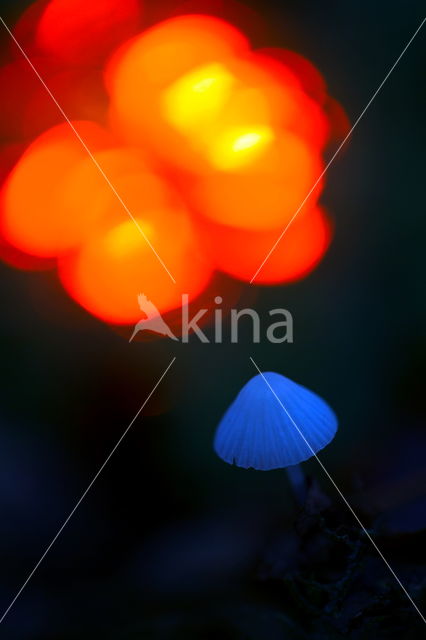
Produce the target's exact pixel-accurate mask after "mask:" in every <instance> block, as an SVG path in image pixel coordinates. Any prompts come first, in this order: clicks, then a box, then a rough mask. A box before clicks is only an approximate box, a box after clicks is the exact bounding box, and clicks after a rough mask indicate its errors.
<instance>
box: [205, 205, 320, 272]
mask: <svg viewBox="0 0 426 640" xmlns="http://www.w3.org/2000/svg"><path fill="white" fill-rule="evenodd" d="M282 231H283V229H282V228H277V229H272V230H270V231H257V232H256V231H251V230H245V229H244V230H243V229H237V228H235V227H226V226H224V225H217V224H213V223H204V224H203V226H202V233H203V234H204V241H205V242H206V245H207V246H208V248H209V253H210V256H211V257H212V260H214V264H215V266H216V268H217V269H219V270H220V271H223V272H225V273H228V274H229V275H231V276H234V277H235V278H238V279H240V280H245V281H250V279H251V278H252V277H253V275H254V274H255V273H256V271H257V270H258V268H259V267H260V265H261V264H262V262H263V260H264V259H265V258H266V256H267V255H268V253H269V251H270V250H271V249H272V247H273V246H274V244H275V243H276V241H277V240H278V238H279V237H280V235H281V233H282ZM330 241H331V223H330V220H329V218H328V216H327V215H326V214H325V213H324V211H323V210H322V209H321V208H315V209H311V210H309V211H306V212H304V213H301V214H300V215H299V216H297V217H296V218H295V220H294V222H292V224H291V225H290V226H289V228H288V230H287V231H286V233H285V234H284V236H283V238H282V240H281V241H280V242H279V244H278V245H277V246H276V248H275V250H274V251H273V252H272V254H271V255H270V257H269V259H268V260H267V261H266V263H265V264H264V266H263V267H262V269H261V270H260V271H259V273H258V274H257V276H256V284H279V283H284V282H293V281H295V280H299V279H301V278H303V277H304V276H306V275H307V274H308V273H309V272H310V271H312V269H313V268H314V267H315V266H316V265H317V264H318V262H319V261H320V260H321V258H322V257H323V256H324V254H325V252H326V250H327V248H328V246H329V244H330Z"/></svg>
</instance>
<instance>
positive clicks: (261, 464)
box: [214, 371, 337, 471]
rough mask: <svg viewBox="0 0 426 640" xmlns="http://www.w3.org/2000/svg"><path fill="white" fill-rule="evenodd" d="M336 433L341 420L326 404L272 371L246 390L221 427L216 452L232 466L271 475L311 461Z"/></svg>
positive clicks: (252, 381)
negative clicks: (279, 470)
mask: <svg viewBox="0 0 426 640" xmlns="http://www.w3.org/2000/svg"><path fill="white" fill-rule="evenodd" d="M268 385H270V386H268ZM274 394H275V395H274ZM275 396H276V397H275ZM336 431H337V418H336V416H335V414H334V412H333V411H332V409H330V407H329V406H328V404H327V403H326V402H325V401H324V400H323V399H322V398H320V397H319V396H317V395H316V394H315V393H313V392H312V391H309V389H306V388H305V387H302V386H301V385H300V384H297V383H296V382H293V381H292V380H289V378H286V377H285V376H282V375H280V374H279V373H273V372H271V371H268V372H266V373H263V374H258V375H256V376H254V378H252V379H251V380H249V382H247V384H246V385H244V387H243V388H242V389H241V391H240V392H239V394H238V396H237V397H236V399H235V400H234V402H233V403H232V404H231V406H230V407H229V408H228V410H227V411H226V413H225V415H224V416H223V418H222V420H221V422H220V423H219V426H218V428H217V431H216V436H215V440H214V449H215V451H216V453H217V455H218V456H219V457H220V458H222V460H224V461H225V462H229V464H236V465H237V466H238V467H243V468H244V469H248V468H250V467H251V468H253V469H258V470H263V471H266V470H268V469H278V468H282V467H288V466H290V465H294V464H298V463H299V462H303V461H304V460H307V459H308V458H311V457H312V456H313V455H314V454H316V453H317V451H319V450H320V449H322V448H323V447H325V446H326V445H327V444H328V443H329V442H330V441H331V440H332V439H333V437H334V435H335V433H336ZM302 435H303V437H302Z"/></svg>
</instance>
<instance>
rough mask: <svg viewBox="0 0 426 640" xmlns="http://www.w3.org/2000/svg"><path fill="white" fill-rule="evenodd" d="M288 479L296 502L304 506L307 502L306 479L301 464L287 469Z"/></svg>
mask: <svg viewBox="0 0 426 640" xmlns="http://www.w3.org/2000/svg"><path fill="white" fill-rule="evenodd" d="M286 471H287V476H288V479H289V480H290V484H291V488H292V490H293V495H294V497H295V499H296V502H297V503H298V504H299V505H303V504H304V503H305V500H306V479H305V474H304V473H303V471H302V467H301V466H300V464H294V465H292V466H291V467H287V468H286Z"/></svg>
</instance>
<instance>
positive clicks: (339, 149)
mask: <svg viewBox="0 0 426 640" xmlns="http://www.w3.org/2000/svg"><path fill="white" fill-rule="evenodd" d="M425 21H426V18H423V20H422V21H421V23H420V24H419V26H418V27H417V29H416V30H415V32H414V33H413V35H412V36H411V38H410V39H409V41H408V42H407V44H406V45H405V47H404V48H403V50H402V51H401V53H400V54H399V56H398V57H397V59H396V60H395V62H394V63H393V65H392V66H391V68H390V69H389V71H388V72H387V74H386V75H385V77H384V78H383V80H382V82H381V83H380V84H379V86H378V87H377V89H376V91H375V92H374V93H373V95H372V96H371V98H370V100H369V101H368V102H367V104H366V105H365V107H364V109H363V110H362V111H361V113H360V114H359V116H358V118H357V119H356V120H355V122H354V124H353V126H352V128H351V130H350V131H349V133H347V134H346V136H345V137H344V138H343V140H342V142H341V143H340V144H339V146H338V147H337V149H336V151H335V152H334V154H333V155H332V157H331V158H330V160H329V161H328V163H327V164H326V166H325V168H324V170H323V172H322V173H321V175H320V176H319V177H318V178H317V180H316V182H315V183H314V184H313V185H312V187H311V189H310V191H309V193H308V194H307V195H306V197H305V198H304V200H303V201H302V203H301V204H300V205H299V208H298V209H297V211H296V212H295V213H294V214H293V216H292V217H291V218H290V221H289V222H288V223H287V225H286V227H285V228H284V230H283V231H282V232H281V235H280V236H279V238H278V239H277V240H276V242H275V244H274V245H273V246H272V247H271V249H270V251H269V253H268V254H267V255H266V257H265V259H264V260H263V262H262V264H261V265H260V266H259V267H258V269H257V271H256V272H255V274H254V276H253V277H252V279H251V280H250V284H253V282H254V281H255V279H256V278H257V276H258V275H259V273H260V271H261V270H262V269H263V267H264V265H265V263H266V262H267V260H269V258H270V257H271V254H272V253H273V252H274V251H275V249H276V248H277V246H278V244H279V243H280V242H281V240H282V238H283V236H284V234H285V233H286V232H287V229H288V228H289V227H290V225H291V224H292V223H293V222H294V220H295V218H296V216H297V215H298V214H299V213H300V210H301V209H302V207H303V206H304V204H305V203H306V201H307V200H308V199H309V198H310V196H311V194H312V192H313V191H314V190H315V188H316V186H317V185H318V183H319V182H320V181H321V180H322V178H323V177H324V175H325V174H326V173H327V171H328V170H329V168H330V167H331V165H332V164H333V162H334V160H335V159H336V158H337V156H338V154H339V153H340V151H341V150H342V148H343V147H344V146H345V144H346V142H347V141H348V140H349V138H350V137H351V135H352V133H353V132H354V130H355V128H356V127H357V125H358V124H359V123H360V122H361V120H362V118H363V117H364V115H365V114H366V112H367V111H368V109H369V108H370V106H371V104H372V103H373V102H374V100H375V99H376V97H377V96H378V94H379V93H380V91H381V89H382V87H383V85H384V84H385V83H386V81H387V80H388V78H389V76H390V75H391V73H392V72H393V71H394V70H395V68H396V66H397V65H398V63H399V62H400V61H401V58H402V57H403V55H404V54H405V53H406V51H407V49H408V47H409V46H410V45H411V43H412V42H413V40H414V38H415V37H416V36H417V34H418V33H419V31H420V29H421V28H422V27H423V25H424V23H425Z"/></svg>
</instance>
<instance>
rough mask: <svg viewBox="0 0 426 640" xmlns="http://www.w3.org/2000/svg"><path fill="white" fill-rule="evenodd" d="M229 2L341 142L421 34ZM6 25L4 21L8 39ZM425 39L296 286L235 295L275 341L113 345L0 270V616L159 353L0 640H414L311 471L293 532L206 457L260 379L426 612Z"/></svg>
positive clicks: (259, 484)
mask: <svg viewBox="0 0 426 640" xmlns="http://www.w3.org/2000/svg"><path fill="white" fill-rule="evenodd" d="M246 4H248V5H249V6H251V7H253V8H254V9H257V10H258V11H259V12H260V14H261V15H262V17H263V19H264V21H265V23H266V24H267V25H268V26H269V28H268V34H267V39H263V38H264V36H259V38H258V44H264V45H277V46H284V47H287V48H290V49H293V50H295V51H298V52H299V53H302V54H303V55H305V56H306V57H308V58H309V59H310V60H312V62H313V63H314V64H315V65H316V66H317V67H318V68H319V69H320V71H321V72H322V73H323V74H324V76H325V78H326V80H327V83H328V86H329V92H330V94H331V95H333V96H334V97H336V98H337V99H338V100H339V101H340V102H341V103H342V104H343V105H344V106H345V108H346V110H347V112H348V114H349V116H350V118H351V121H352V122H353V121H354V120H355V118H356V117H357V116H358V114H359V113H360V112H361V111H362V109H363V108H364V106H365V104H366V103H367V101H368V100H369V98H370V97H371V95H372V93H373V91H374V90H375V89H376V87H377V86H378V84H379V83H380V82H381V81H382V79H383V77H384V75H385V73H386V72H387V71H388V69H389V68H390V66H391V64H392V63H393V62H394V60H395V59H396V57H397V56H398V55H399V54H400V52H401V50H402V49H403V47H404V46H405V44H406V43H407V41H408V40H409V38H410V37H411V35H412V34H413V32H414V30H415V29H416V27H417V26H418V25H419V23H420V21H421V19H422V17H423V16H422V4H423V3H421V2H416V1H414V2H409V3H406V2H404V3H402V2H401V3H396V2H391V3H373V2H361V3H360V2H355V1H347V2H314V1H311V2H307V1H301V0H298V1H297V2H296V1H293V2H291V1H285V2H282V3H280V4H279V5H275V4H273V3H271V2H262V3H255V2H250V3H246ZM24 6H25V3H14V4H13V5H12V4H8V5H5V6H4V11H3V15H4V17H5V19H6V20H7V21H8V22H9V24H11V23H13V20H14V19H15V18H16V16H17V15H18V14H19V12H20V11H21V9H22V8H23V7H24ZM2 37H3V38H5V39H6V38H7V37H8V36H7V35H5V33H4V32H2ZM425 37H426V32H425V31H424V30H423V32H421V33H420V34H419V36H418V38H417V39H416V40H415V42H414V43H413V45H412V46H411V47H410V49H409V50H408V52H407V54H406V55H405V56H404V58H403V59H402V61H401V63H400V65H399V66H398V67H397V69H396V70H395V72H394V73H393V74H392V76H391V77H390V79H389V82H388V83H387V84H386V86H385V87H384V89H383V91H382V92H381V93H380V95H379V96H378V98H377V99H376V100H375V102H374V104H373V105H372V107H371V109H370V110H369V111H368V113H367V114H366V116H365V119H363V120H362V122H361V123H360V124H359V126H358V127H357V128H356V130H355V132H354V134H353V137H352V138H351V140H350V142H349V143H348V145H347V147H346V148H345V149H344V151H343V152H342V153H341V155H339V157H338V159H337V160H336V162H335V164H334V165H333V166H332V168H331V169H330V171H329V172H328V179H327V187H326V190H325V193H324V196H323V202H324V204H325V205H326V206H327V207H328V208H329V210H330V211H331V213H332V215H333V217H334V220H335V237H334V241H333V243H332V246H331V248H330V250H329V252H328V254H327V255H326V257H325V259H324V260H323V262H322V263H321V264H320V266H319V267H318V268H317V269H316V270H315V272H314V273H312V274H311V275H310V276H309V277H308V278H307V279H306V280H304V281H302V282H300V283H297V284H294V285H291V286H286V287H274V288H260V287H258V288H257V287H256V288H255V289H253V291H251V292H247V291H245V292H244V291H243V292H242V294H241V295H242V297H243V299H244V296H245V297H246V298H247V297H248V298H250V297H251V296H253V295H254V293H255V305H256V309H258V311H259V312H260V313H261V314H263V315H262V317H264V318H265V319H266V315H265V314H266V313H267V310H268V309H270V308H273V307H281V306H284V307H285V308H287V309H289V310H290V311H291V312H292V314H293V317H294V323H295V327H294V336H295V341H294V344H290V345H288V344H285V345H270V344H268V343H266V341H263V342H262V343H261V344H260V345H253V344H252V343H251V340H250V336H249V333H248V332H247V335H246V336H245V338H244V340H242V341H241V342H240V344H238V345H231V344H229V342H227V343H225V344H223V345H215V344H210V345H203V344H200V343H199V342H198V341H197V340H196V338H194V339H192V340H191V341H190V344H189V345H182V344H175V343H173V342H171V341H167V340H164V341H161V340H160V341H153V342H135V343H133V344H131V345H129V344H128V343H127V339H126V337H124V338H123V337H122V336H121V335H119V334H118V333H116V332H114V331H113V330H111V329H109V328H108V327H107V326H105V325H103V324H102V323H100V322H98V321H97V320H95V319H94V318H92V317H90V316H89V315H88V314H86V313H85V312H84V311H83V310H81V309H80V308H78V307H77V305H75V304H74V303H73V302H72V301H70V300H69V299H68V298H67V297H66V295H65V293H64V292H63V291H62V289H61V287H60V285H59V284H58V283H57V282H56V279H55V276H54V275H52V274H51V273H35V272H21V271H17V270H14V269H12V268H10V267H8V266H6V265H5V264H3V263H2V264H1V265H0V287H1V299H2V302H3V304H2V313H1V315H0V340H1V362H2V374H3V376H2V383H1V386H0V400H1V409H0V422H1V429H0V609H1V611H3V610H4V609H5V608H6V607H7V606H8V605H9V603H10V601H11V599H12V598H13V596H14V595H15V594H16V592H17V590H18V588H19V587H20V586H21V585H22V583H23V582H24V580H25V579H26V577H27V576H28V574H29V572H30V570H31V569H32V568H33V567H34V565H35V563H36V562H37V561H38V559H39V558H40V556H41V554H42V552H43V551H44V550H45V548H46V546H47V545H48V543H49V542H50V541H51V539H52V538H53V536H54V534H55V533H56V532H57V530H58V529H59V527H60V525H61V524H62V523H63V521H64V520H65V518H66V516H67V515H68V514H69V512H70V511H71V509H72V508H73V506H74V505H75V503H76V501H77V499H78V497H79V496H80V495H81V494H82V492H83V491H84V489H85V488H86V487H87V485H88V483H89V482H90V480H91V479H92V477H93V475H94V473H95V472H96V471H97V469H98V468H99V466H100V465H101V464H102V462H103V461H104V460H105V458H106V456H107V455H108V453H109V452H110V450H111V449H112V447H113V445H114V444H115V442H116V441H117V440H118V438H119V436H120V435H121V434H122V432H123V431H124V429H125V428H126V427H127V425H128V424H129V422H130V420H131V419H132V418H133V416H134V415H135V413H136V412H137V411H138V409H139V407H140V406H141V404H142V402H143V401H144V400H145V398H146V396H147V395H148V393H149V391H150V390H151V389H152V387H153V386H154V384H155V382H156V381H157V380H158V378H159V376H160V374H161V372H162V371H163V370H164V369H165V368H166V366H167V364H168V363H169V362H170V360H171V358H172V357H173V356H177V360H176V362H175V363H174V365H173V367H172V369H171V370H170V372H169V374H168V375H167V377H166V379H165V380H164V382H163V383H162V384H161V387H160V388H159V389H158V391H157V392H156V394H155V396H154V397H153V399H152V401H151V402H150V403H149V404H148V405H147V407H146V410H144V412H143V415H141V416H140V417H139V419H138V420H137V421H136V423H135V424H134V426H133V428H132V429H131V431H130V432H129V434H128V436H127V437H126V439H125V440H124V441H123V443H122V444H121V446H120V447H119V449H118V450H117V451H116V453H115V455H114V456H113V458H112V459H111V461H110V463H109V464H108V465H107V467H106V468H105V470H104V472H103V473H102V475H101V476H100V478H99V479H98V481H97V482H96V484H95V485H94V487H93V489H92V490H91V491H90V493H89V494H88V496H87V498H86V499H85V501H84V502H83V504H82V505H81V507H80V508H79V509H78V511H77V513H76V514H75V516H74V517H73V518H72V520H71V521H70V523H69V524H68V526H67V527H66V529H65V530H64V532H63V533H62V535H61V536H60V538H59V539H58V541H57V542H56V544H55V545H54V546H53V548H52V550H51V551H50V553H49V554H48V556H47V557H46V559H45V560H44V562H43V563H42V565H41V566H40V568H39V570H38V571H37V572H36V574H35V575H34V577H33V578H32V580H31V581H30V582H29V584H28V586H27V587H26V589H25V590H24V592H23V593H22V595H21V597H20V598H19V600H18V601H17V602H16V604H15V605H14V607H13V608H12V610H11V611H10V613H9V615H8V616H7V618H6V619H5V621H4V623H3V624H2V625H1V626H0V637H4V638H13V639H15V638H17V639H18V638H19V639H21V638H22V639H27V638H28V639H30V638H31V639H33V638H36V639H39V638H40V639H45V640H48V639H55V640H56V639H62V638H63V639H71V638H72V639H74V638H79V639H83V638H91V639H93V638H111V639H114V640H116V639H118V638H120V639H121V638H123V639H124V638H153V639H157V638H158V639H163V638H164V639H168V638H173V639H174V638H179V639H180V638H188V639H189V638H201V639H210V638H244V639H249V640H251V639H256V640H258V639H261V640H275V639H280V638H295V639H298V638H327V639H331V640H332V639H333V638H343V637H350V638H354V639H358V638H370V637H376V638H378V639H380V638H394V637H395V638H420V637H422V633H423V632H424V627H423V624H422V622H421V621H420V618H419V616H418V614H417V613H416V612H415V610H414V608H413V607H412V605H411V604H410V602H409V601H408V599H407V598H406V596H405V595H404V594H403V593H402V590H401V589H400V587H399V586H398V585H397V583H396V582H395V580H394V578H393V577H392V576H391V574H390V572H389V571H388V569H387V568H386V567H385V565H384V563H383V562H382V560H380V559H379V558H378V556H377V554H376V553H375V552H374V549H372V547H371V545H370V543H369V542H368V541H366V540H365V537H363V536H362V535H360V534H359V532H358V530H359V527H357V525H356V522H355V521H354V520H353V518H352V516H351V515H350V513H349V512H348V510H347V509H346V507H345V506H344V505H343V504H342V502H341V499H340V498H339V496H338V495H337V494H336V491H335V489H334V488H333V487H332V486H331V484H330V482H329V481H328V480H327V478H326V477H325V476H324V473H323V471H322V470H321V468H320V466H319V465H318V463H317V462H316V461H315V460H313V461H310V462H308V463H306V464H305V465H304V469H305V471H306V472H307V474H308V476H309V478H310V482H311V487H312V489H311V492H312V496H311V497H312V500H311V504H310V506H309V508H308V507H307V508H305V510H304V511H303V512H302V513H300V511H298V509H297V508H296V507H295V504H294V502H293V498H292V495H291V493H290V490H289V486H288V481H287V478H286V475H285V473H284V472H283V471H273V472H267V473H266V472H254V471H245V470H242V469H238V468H233V467H230V466H228V465H226V464H225V463H223V462H222V461H221V460H219V459H218V458H217V457H216V456H215V454H214V452H213V449H212V438H213V434H214V430H215V427H216V425H217V423H218V420H219V419H220V417H221V415H222V413H223V412H224V410H225V409H226V407H227V406H228V404H229V403H230V402H231V400H232V399H233V398H234V396H235V395H236V393H237V392H238V390H239V389H240V387H241V386H242V385H243V384H244V383H245V382H246V381H247V380H248V379H249V378H250V377H251V376H252V375H254V374H255V370H254V368H253V365H252V364H251V362H250V360H249V356H253V358H254V359H255V361H256V362H257V363H258V365H259V367H260V368H261V369H263V370H273V371H278V372H280V373H283V374H285V375H287V376H289V377H291V378H293V379H295V380H296V381H298V382H301V383H303V384H304V385H306V386H307V387H309V388H312V389H314V390H315V391H317V392H318V393H319V394H321V395H322V396H323V397H324V398H326V399H327V400H328V402H329V403H330V404H331V406H332V407H334V409H335V410H336V412H337V414H338V416H339V422H340V429H339V431H338V434H337V436H336V438H335V440H334V441H333V443H332V444H331V445H330V446H329V447H328V448H327V449H326V450H325V451H324V452H323V453H322V454H321V456H320V457H321V459H322V461H323V462H324V464H325V466H326V467H327V469H328V470H329V472H330V474H331V475H332V477H333V478H334V479H335V481H336V483H337V484H338V486H339V487H340V488H341V489H342V491H343V493H344V494H345V495H346V496H347V498H348V500H349V502H350V503H351V504H352V505H353V507H354V508H355V510H356V511H357V512H358V513H359V514H360V517H361V519H362V520H363V521H365V524H366V526H367V527H368V528H369V530H371V532H372V533H373V534H374V535H375V539H376V540H377V543H378V545H379V547H380V548H381V550H382V551H383V553H384V555H385V556H386V558H387V559H388V560H389V562H390V564H391V565H392V567H393V568H394V570H395V571H396V573H397V574H398V576H399V577H400V578H401V581H402V582H403V583H404V584H405V585H406V587H407V589H408V590H409V592H410V593H411V595H412V597H413V598H414V599H415V600H416V602H417V604H418V606H419V607H420V608H423V611H425V610H426V573H425V571H424V562H425V556H424V544H423V543H424V539H423V533H424V530H425V528H426V509H425V507H426V496H425V491H424V488H425V485H426V483H425V479H426V471H425V467H424V462H423V457H424V451H425V444H426V443H425V440H426V437H425V431H424V417H425V400H424V398H425V394H424V379H423V380H422V374H423V371H424V361H425V356H426V339H425V331H424V327H425V320H426V318H425V313H426V308H425V303H424V276H425V270H424V245H425V233H426V221H425V215H424V213H425V207H424V201H425V199H424V182H425V161H424V149H425V146H426V137H425V129H424V117H425V116H424V114H425V106H426V104H425V89H424V68H425V51H426V48H425ZM2 91H7V88H5V87H2ZM248 288H249V287H248V286H247V288H246V289H248ZM210 336H211V332H210ZM319 487H320V488H319ZM339 581H340V582H339ZM338 583H339V584H340V583H341V584H342V585H343V586H342V589H341V590H340V591H338V592H337V595H336V592H335V589H337V588H338V587H336V586H335V585H337V584H338ZM339 588H340V587H339Z"/></svg>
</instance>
